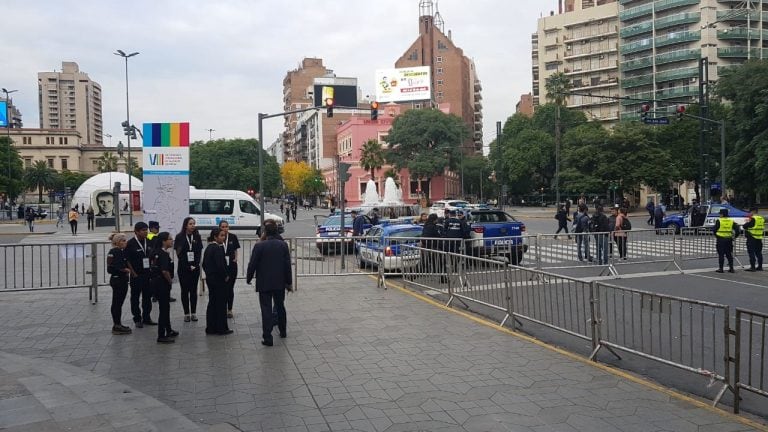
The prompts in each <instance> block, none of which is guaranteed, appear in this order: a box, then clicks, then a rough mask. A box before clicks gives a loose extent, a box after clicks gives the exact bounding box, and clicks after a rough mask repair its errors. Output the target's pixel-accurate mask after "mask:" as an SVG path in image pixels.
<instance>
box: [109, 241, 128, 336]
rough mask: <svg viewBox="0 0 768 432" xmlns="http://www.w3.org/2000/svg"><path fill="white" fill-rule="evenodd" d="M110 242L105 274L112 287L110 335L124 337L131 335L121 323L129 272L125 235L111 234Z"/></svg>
mask: <svg viewBox="0 0 768 432" xmlns="http://www.w3.org/2000/svg"><path fill="white" fill-rule="evenodd" d="M109 241H111V242H112V249H110V251H109V253H107V273H109V274H110V277H109V286H111V287H112V306H111V307H110V312H111V313H112V334H113V335H126V334H131V329H130V328H128V327H126V326H124V325H123V324H122V321H121V319H120V318H121V316H122V315H123V303H125V296H126V295H127V294H128V278H129V276H130V274H131V270H130V269H129V268H128V257H127V255H126V253H125V246H126V245H127V244H128V240H127V239H126V237H125V234H121V233H113V234H111V235H110V236H109Z"/></svg>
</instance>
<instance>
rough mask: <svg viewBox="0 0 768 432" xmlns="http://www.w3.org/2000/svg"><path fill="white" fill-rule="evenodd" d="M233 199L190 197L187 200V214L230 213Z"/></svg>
mask: <svg viewBox="0 0 768 432" xmlns="http://www.w3.org/2000/svg"><path fill="white" fill-rule="evenodd" d="M233 206H234V201H233V200H221V199H219V200H216V199H210V200H209V199H206V200H201V199H191V200H189V214H218V215H229V214H232V208H233Z"/></svg>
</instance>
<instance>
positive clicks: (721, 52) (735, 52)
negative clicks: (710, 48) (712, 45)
mask: <svg viewBox="0 0 768 432" xmlns="http://www.w3.org/2000/svg"><path fill="white" fill-rule="evenodd" d="M717 56H718V57H722V58H734V57H736V58H753V59H759V58H760V48H752V49H751V50H750V51H749V56H747V48H746V47H731V48H718V49H717ZM763 58H768V48H763Z"/></svg>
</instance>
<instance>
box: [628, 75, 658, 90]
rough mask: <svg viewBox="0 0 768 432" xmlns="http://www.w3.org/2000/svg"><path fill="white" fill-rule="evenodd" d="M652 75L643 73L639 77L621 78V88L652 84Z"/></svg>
mask: <svg viewBox="0 0 768 432" xmlns="http://www.w3.org/2000/svg"><path fill="white" fill-rule="evenodd" d="M652 78H653V76H652V75H643V76H639V77H632V78H624V79H622V80H621V88H623V89H626V88H633V87H642V86H645V85H650V84H651V83H653V80H652Z"/></svg>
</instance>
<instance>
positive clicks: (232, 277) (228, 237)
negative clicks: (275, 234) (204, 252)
mask: <svg viewBox="0 0 768 432" xmlns="http://www.w3.org/2000/svg"><path fill="white" fill-rule="evenodd" d="M219 229H221V230H222V231H223V232H224V234H225V235H224V244H222V246H224V256H225V258H226V260H227V270H228V273H229V280H227V284H226V286H227V318H232V317H233V316H234V315H233V314H232V304H233V303H234V301H235V281H236V280H237V250H238V249H240V241H239V240H238V239H237V236H236V235H234V234H232V233H230V232H229V222H227V221H225V220H222V221H221V222H219Z"/></svg>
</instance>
